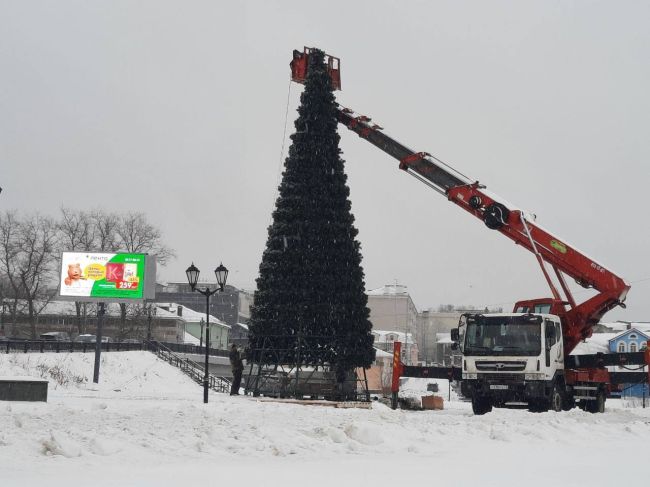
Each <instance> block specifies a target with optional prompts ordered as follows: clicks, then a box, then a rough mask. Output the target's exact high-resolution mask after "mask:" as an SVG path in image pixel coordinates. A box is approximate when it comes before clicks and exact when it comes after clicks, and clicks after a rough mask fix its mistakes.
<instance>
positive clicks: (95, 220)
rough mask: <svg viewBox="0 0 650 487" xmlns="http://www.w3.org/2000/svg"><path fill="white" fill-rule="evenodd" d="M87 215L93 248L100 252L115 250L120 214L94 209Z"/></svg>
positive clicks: (117, 246)
mask: <svg viewBox="0 0 650 487" xmlns="http://www.w3.org/2000/svg"><path fill="white" fill-rule="evenodd" d="M89 217H90V220H91V224H92V228H93V249H94V250H97V251H100V252H115V251H117V250H118V249H119V244H118V239H119V237H118V233H117V229H118V227H119V225H120V216H119V215H117V214H115V213H106V212H105V211H103V210H94V211H92V212H91V213H90V215H89Z"/></svg>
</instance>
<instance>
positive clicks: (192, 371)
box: [145, 342, 231, 392]
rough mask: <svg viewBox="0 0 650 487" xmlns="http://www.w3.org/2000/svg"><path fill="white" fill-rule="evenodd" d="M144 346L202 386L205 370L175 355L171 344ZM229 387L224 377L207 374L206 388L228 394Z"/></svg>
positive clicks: (153, 343) (159, 343)
mask: <svg viewBox="0 0 650 487" xmlns="http://www.w3.org/2000/svg"><path fill="white" fill-rule="evenodd" d="M145 344H146V346H147V349H148V350H150V351H151V352H153V353H155V354H156V355H157V356H158V357H159V358H161V359H163V360H164V361H165V362H168V363H169V364H171V365H173V366H174V367H178V368H179V369H180V370H181V372H183V373H184V374H185V375H187V376H189V377H190V378H191V379H192V380H194V382H196V383H197V384H203V379H204V377H205V368H204V367H203V366H202V365H200V364H198V363H196V362H194V361H193V360H190V359H188V358H183V357H179V356H178V355H176V353H174V351H173V350H172V349H171V347H170V346H169V345H172V344H165V343H161V342H145ZM197 348H199V347H197ZM204 350H205V349H204ZM211 351H212V349H211ZM182 353H192V352H182ZM230 385H231V382H230V381H229V380H228V379H225V378H224V377H217V376H214V375H211V374H209V373H208V386H209V387H210V389H212V390H213V391H216V392H230Z"/></svg>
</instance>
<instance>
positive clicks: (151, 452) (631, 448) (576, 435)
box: [0, 352, 650, 487]
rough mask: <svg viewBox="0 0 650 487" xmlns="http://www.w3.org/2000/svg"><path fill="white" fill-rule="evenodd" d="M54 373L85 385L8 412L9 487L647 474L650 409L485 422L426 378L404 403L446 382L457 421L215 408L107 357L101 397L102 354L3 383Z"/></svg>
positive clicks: (156, 364) (404, 414)
mask: <svg viewBox="0 0 650 487" xmlns="http://www.w3.org/2000/svg"><path fill="white" fill-rule="evenodd" d="M48 367H49V369H52V368H55V367H58V368H59V369H60V370H63V371H65V372H64V375H69V376H70V377H74V378H82V379H83V380H69V381H64V382H63V383H61V384H56V385H55V384H54V380H53V379H52V380H51V381H50V394H49V399H48V402H47V403H27V402H0V472H2V477H1V478H2V481H1V482H2V485H3V486H8V487H13V486H21V487H22V486H26V487H31V486H41V485H47V486H48V487H57V486H66V487H74V486H78V485H79V486H80V485H87V484H88V483H92V485H93V486H94V487H103V486H139V487H140V486H156V487H161V486H176V485H179V484H180V483H183V484H190V483H198V482H202V483H204V484H205V483H207V484H208V485H213V484H216V483H217V482H218V483H219V484H222V483H233V484H236V485H244V486H247V485H264V486H276V485H277V486H280V485H281V486H283V487H287V486H297V485H301V486H302V485H310V486H325V485H327V486H329V485H332V484H340V485H353V484H355V485H356V484H358V485H386V484H387V483H389V482H395V481H399V482H401V483H408V484H413V485H418V484H419V485H426V484H427V483H430V482H431V481H432V479H435V480H436V483H442V484H446V485H499V486H508V485H521V483H522V481H525V483H526V485H527V486H542V485H544V486H547V485H549V483H550V484H555V485H596V486H597V485H615V484H618V483H620V482H625V481H636V479H637V472H636V471H634V470H633V469H632V470H629V471H626V470H623V471H621V470H620V469H607V468H602V466H603V465H610V464H617V463H618V464H622V463H626V464H639V465H641V464H643V462H645V460H646V458H645V457H646V453H645V451H646V446H647V443H648V440H650V409H641V408H634V409H631V408H630V409H624V408H621V407H615V405H616V402H614V401H608V411H607V412H606V413H605V414H600V415H591V414H588V413H585V412H583V411H580V410H573V411H570V412H567V413H551V412H549V413H542V414H532V413H528V412H526V411H515V410H498V409H497V410H495V411H494V412H492V413H490V414H487V415H485V416H473V415H472V413H471V409H470V406H469V404H468V403H465V402H460V401H456V400H455V396H454V395H453V394H454V393H453V391H452V400H451V402H449V401H447V392H448V390H447V385H446V381H442V380H438V379H435V380H431V379H427V380H425V381H426V382H423V381H422V380H409V381H408V382H407V383H406V384H405V389H404V393H408V391H411V392H412V393H413V394H419V395H422V394H423V392H424V393H426V391H423V389H426V383H429V382H438V384H439V392H438V394H440V395H442V396H443V397H444V398H445V410H443V411H422V412H410V411H401V410H398V411H393V410H391V409H390V408H388V407H387V406H385V405H383V404H380V403H378V402H374V403H373V404H372V406H373V407H372V409H370V410H365V409H338V408H332V407H323V406H305V405H297V404H287V403H278V402H272V401H260V400H257V399H255V398H252V397H247V396H233V397H231V396H228V395H224V394H217V393H211V394H210V402H209V404H203V402H202V400H203V399H202V398H203V393H202V389H201V387H200V386H198V385H196V384H195V383H193V382H192V381H191V380H190V379H189V378H187V377H185V376H184V375H182V374H181V373H180V372H179V371H178V370H177V369H175V368H173V367H171V366H170V365H168V364H167V363H165V362H162V361H160V360H158V359H157V358H156V357H155V356H154V355H153V354H150V353H147V352H119V353H118V352H112V353H103V354H102V369H101V373H100V384H99V386H97V385H95V384H93V383H92V379H91V378H92V370H93V355H92V354H85V355H84V354H54V353H51V354H18V355H11V354H10V355H4V354H3V355H2V356H0V375H4V376H6V375H22V376H24V375H32V376H36V377H41V376H42V374H44V376H46V377H48V378H49V377H50V376H48V375H47V374H49V372H47V373H46V372H44V371H45V370H47V368H48ZM55 375H56V374H55ZM539 451H544V461H540V460H539V456H538V455H537V454H536V453H537V452H539ZM468 462H469V463H468ZM468 465H471V468H468ZM549 465H553V468H548V466H549ZM90 479H92V482H91V480H90Z"/></svg>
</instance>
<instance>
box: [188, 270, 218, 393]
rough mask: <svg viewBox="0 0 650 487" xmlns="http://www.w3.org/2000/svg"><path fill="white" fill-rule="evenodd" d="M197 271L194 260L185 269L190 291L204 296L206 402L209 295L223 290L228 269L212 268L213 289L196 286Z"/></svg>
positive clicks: (197, 280)
mask: <svg viewBox="0 0 650 487" xmlns="http://www.w3.org/2000/svg"><path fill="white" fill-rule="evenodd" d="M199 273H200V271H199V270H198V269H197V268H196V266H195V265H194V262H192V265H191V266H189V267H188V268H187V270H186V271H185V274H186V275H187V282H188V283H189V285H190V288H191V289H192V291H198V292H199V293H201V294H203V295H204V296H205V373H204V374H203V402H204V403H206V404H207V402H208V389H209V381H210V374H209V373H208V366H209V354H210V348H209V347H210V296H212V295H213V294H215V293H217V292H219V291H221V292H223V290H224V288H225V286H226V280H227V279H228V269H226V268H225V267H224V265H223V264H219V267H217V268H216V269H215V270H214V275H215V276H217V284H218V285H219V287H217V288H215V289H210V288H209V287H207V286H206V287H205V288H204V289H199V288H197V287H196V283H197V282H199Z"/></svg>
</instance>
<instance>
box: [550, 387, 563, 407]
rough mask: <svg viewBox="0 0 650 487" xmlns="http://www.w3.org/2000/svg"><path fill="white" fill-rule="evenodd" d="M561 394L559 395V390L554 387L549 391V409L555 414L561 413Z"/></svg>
mask: <svg viewBox="0 0 650 487" xmlns="http://www.w3.org/2000/svg"><path fill="white" fill-rule="evenodd" d="M562 403H563V401H562V394H560V389H559V387H558V386H557V384H556V385H554V386H553V390H552V391H551V397H550V398H549V406H550V407H549V409H550V410H551V411H555V412H556V413H559V412H560V411H562Z"/></svg>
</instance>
